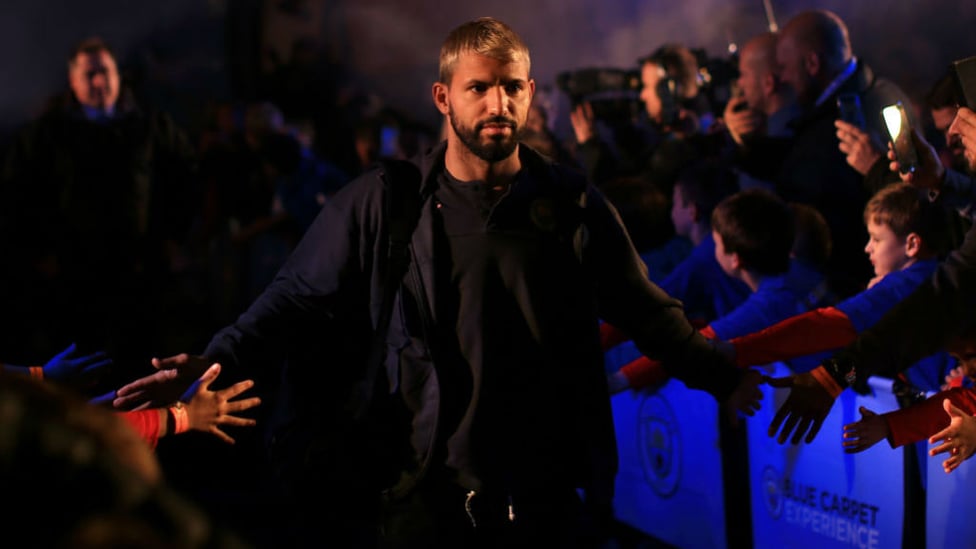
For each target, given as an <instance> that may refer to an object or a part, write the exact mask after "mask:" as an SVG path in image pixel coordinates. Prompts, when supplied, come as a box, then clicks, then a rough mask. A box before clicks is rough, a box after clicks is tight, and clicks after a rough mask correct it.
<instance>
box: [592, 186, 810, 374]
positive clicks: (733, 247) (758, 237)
mask: <svg viewBox="0 0 976 549" xmlns="http://www.w3.org/2000/svg"><path fill="white" fill-rule="evenodd" d="M794 223H795V221H794V215H793V210H792V209H791V208H790V206H789V205H787V204H786V203H785V202H783V201H782V200H781V199H780V198H778V197H777V196H775V195H774V194H772V193H770V192H768V191H765V190H762V189H758V188H755V189H749V190H746V191H740V192H738V193H736V194H734V195H732V196H730V197H728V198H726V199H724V200H723V201H722V202H721V203H719V205H718V206H717V207H716V208H715V210H714V211H713V212H712V219H711V226H712V238H713V239H714V241H715V260H716V262H717V263H718V264H719V265H720V266H721V268H722V270H723V271H724V272H725V273H726V274H727V275H728V276H731V277H733V278H735V279H738V280H741V281H742V282H743V283H744V284H745V285H746V286H747V287H748V288H749V289H750V291H751V294H750V295H749V297H748V298H747V299H746V300H745V301H744V302H743V303H742V304H740V305H739V306H738V307H736V308H735V309H734V310H732V311H731V312H730V313H728V314H726V315H724V316H722V317H721V318H717V319H715V320H713V321H712V322H711V323H709V324H708V325H707V326H706V327H704V328H702V329H701V330H700V331H701V333H702V334H703V335H705V337H708V338H712V339H715V338H721V339H727V338H731V337H735V336H737V335H740V334H747V333H750V332H753V331H756V330H758V329H761V328H762V327H765V326H769V325H770V324H773V323H775V322H778V321H779V320H782V319H784V318H788V317H790V316H793V315H796V314H798V313H800V312H803V311H806V310H807V309H808V308H809V307H808V306H807V305H806V303H807V300H808V297H809V295H810V294H811V292H812V291H813V289H814V287H815V286H816V285H817V284H818V283H819V282H821V281H822V280H818V279H816V278H814V277H811V276H809V273H806V274H805V276H794V275H793V273H791V272H790V271H791V263H793V261H792V260H791V255H792V251H793V245H794V231H795V225H794ZM604 332H605V333H607V332H612V327H610V328H608V329H606V330H605V331H604ZM620 337H622V336H620ZM606 340H607V341H612V340H613V338H609V337H608V338H607V339H606ZM667 377H668V374H667V372H666V371H665V370H664V368H663V367H662V366H661V365H660V363H658V362H656V361H654V360H651V359H648V358H646V357H640V358H638V359H637V360H634V361H632V362H630V363H628V364H626V365H625V366H623V367H622V368H620V369H619V370H617V371H616V372H613V373H611V374H610V377H609V383H610V389H611V392H613V393H616V392H619V391H621V390H623V389H626V388H635V389H636V388H642V387H646V386H648V385H652V384H656V383H658V382H660V381H663V380H664V379H666V378H667Z"/></svg>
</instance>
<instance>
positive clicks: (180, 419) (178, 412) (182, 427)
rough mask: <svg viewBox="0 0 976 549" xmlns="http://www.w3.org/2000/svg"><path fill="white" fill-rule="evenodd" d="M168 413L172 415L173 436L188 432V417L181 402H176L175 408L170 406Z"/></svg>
mask: <svg viewBox="0 0 976 549" xmlns="http://www.w3.org/2000/svg"><path fill="white" fill-rule="evenodd" d="M169 413H171V414H173V423H174V425H175V427H174V428H173V434H174V435H178V434H180V433H185V432H187V431H189V430H190V416H189V415H187V413H186V408H184V407H183V403H182V402H177V403H176V405H175V406H171V407H170V409H169Z"/></svg>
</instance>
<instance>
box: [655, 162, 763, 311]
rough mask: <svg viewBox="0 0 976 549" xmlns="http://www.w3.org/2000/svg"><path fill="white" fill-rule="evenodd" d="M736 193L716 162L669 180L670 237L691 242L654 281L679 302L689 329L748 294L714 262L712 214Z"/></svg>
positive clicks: (729, 175)
mask: <svg viewBox="0 0 976 549" xmlns="http://www.w3.org/2000/svg"><path fill="white" fill-rule="evenodd" d="M735 192H736V181H735V175H734V173H733V172H732V171H731V170H730V169H729V168H728V166H727V165H725V164H723V163H720V162H717V161H699V162H696V163H694V164H692V165H691V166H690V167H689V168H686V169H685V170H684V171H682V173H681V175H680V176H679V177H678V179H677V180H676V181H675V184H674V189H673V197H672V201H671V222H672V223H673V224H674V232H675V234H677V235H678V236H683V237H685V238H687V239H688V240H690V241H691V243H692V244H693V245H694V248H693V249H692V251H691V254H690V255H689V256H688V257H687V258H686V259H685V260H684V261H682V262H681V263H680V264H678V266H677V267H675V269H674V270H673V271H671V273H670V274H669V275H668V276H667V277H666V278H664V279H663V280H662V281H661V282H660V286H661V289H662V290H664V291H665V292H667V293H668V295H670V296H672V297H674V298H676V299H680V300H681V302H682V303H683V304H684V306H685V314H686V315H687V316H688V319H689V320H691V321H692V323H693V324H697V325H699V326H704V325H706V324H708V323H709V322H711V321H712V320H714V319H716V318H719V317H721V316H724V315H726V314H728V313H729V312H731V311H732V310H734V309H735V308H736V307H738V306H739V305H740V304H741V303H742V302H743V301H745V300H746V298H747V297H749V293H750V292H751V290H750V289H749V287H748V286H746V285H745V283H743V282H742V281H741V280H738V279H736V278H734V277H732V276H729V275H728V273H726V272H725V271H723V270H722V268H721V266H719V264H718V263H717V262H716V261H715V240H714V239H713V238H712V225H711V220H712V219H711V218H712V211H713V210H714V209H715V206H716V205H717V204H718V203H719V202H721V201H722V200H723V199H725V198H726V197H728V196H730V195H732V194H733V193H735Z"/></svg>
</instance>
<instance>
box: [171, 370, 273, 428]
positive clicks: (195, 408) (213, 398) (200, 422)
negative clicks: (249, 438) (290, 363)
mask: <svg viewBox="0 0 976 549" xmlns="http://www.w3.org/2000/svg"><path fill="white" fill-rule="evenodd" d="M218 375H220V364H213V365H212V366H210V368H208V369H207V371H206V372H204V374H203V375H202V376H201V377H200V379H198V380H197V382H196V383H194V384H193V386H192V387H191V389H190V391H189V393H190V394H188V395H186V397H187V398H186V400H187V402H186V406H185V407H186V413H187V418H188V420H189V428H190V429H192V430H195V431H201V432H204V433H210V434H212V435H214V436H215V437H217V438H219V439H221V440H223V441H224V442H226V443H228V444H234V439H233V438H231V437H230V436H228V435H227V433H225V432H224V431H223V430H222V429H221V427H223V426H225V425H230V426H234V427H249V426H252V425H255V423H256V422H255V420H253V419H250V418H243V417H239V416H235V415H233V414H237V413H239V412H243V411H244V410H249V409H251V408H254V407H255V406H257V405H259V404H261V399H260V398H258V397H251V398H245V399H240V400H234V398H236V397H237V396H239V395H240V394H241V393H243V392H244V391H246V390H248V389H250V388H251V387H253V386H254V382H253V381H251V380H249V379H248V380H245V381H240V382H238V383H235V384H234V385H231V386H230V387H228V388H226V389H221V390H219V391H211V390H210V384H211V383H213V382H214V380H215V379H217V376H218Z"/></svg>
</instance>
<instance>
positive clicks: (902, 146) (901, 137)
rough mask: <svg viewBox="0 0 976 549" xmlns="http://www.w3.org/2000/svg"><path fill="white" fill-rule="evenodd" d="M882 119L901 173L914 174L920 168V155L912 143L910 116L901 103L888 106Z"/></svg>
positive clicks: (883, 112) (882, 112)
mask: <svg viewBox="0 0 976 549" xmlns="http://www.w3.org/2000/svg"><path fill="white" fill-rule="evenodd" d="M881 117H882V118H883V119H884V124H885V128H886V129H887V130H888V137H889V138H890V139H891V143H892V144H893V146H894V150H895V159H896V160H897V161H898V165H899V170H898V171H900V172H901V173H912V172H914V171H915V168H917V167H918V154H917V153H916V152H915V144H914V143H913V142H912V127H911V125H910V124H909V123H908V114H907V113H906V112H905V107H904V106H903V105H902V104H901V102H898V103H895V104H894V105H888V106H887V107H885V108H884V109H882V110H881Z"/></svg>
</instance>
